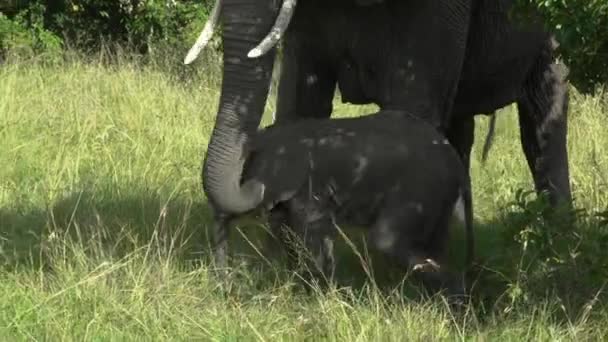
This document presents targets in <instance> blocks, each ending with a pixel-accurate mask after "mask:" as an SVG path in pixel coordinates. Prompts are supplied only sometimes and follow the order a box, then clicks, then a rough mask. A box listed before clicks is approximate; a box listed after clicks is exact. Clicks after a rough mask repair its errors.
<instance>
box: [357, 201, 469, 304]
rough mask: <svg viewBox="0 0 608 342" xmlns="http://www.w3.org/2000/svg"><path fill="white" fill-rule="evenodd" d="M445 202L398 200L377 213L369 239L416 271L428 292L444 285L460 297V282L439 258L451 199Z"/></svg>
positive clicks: (442, 250)
mask: <svg viewBox="0 0 608 342" xmlns="http://www.w3.org/2000/svg"><path fill="white" fill-rule="evenodd" d="M442 202H443V203H442ZM445 202H446V201H426V202H425V203H424V205H425V206H421V203H418V204H412V205H408V202H404V201H400V204H398V205H394V206H392V207H391V206H389V207H387V208H386V209H384V210H383V211H382V212H381V213H380V215H379V216H378V220H377V221H376V223H375V224H374V226H373V227H372V229H371V230H370V231H369V234H368V239H369V240H370V244H371V245H372V246H374V247H375V248H376V249H378V250H380V251H382V252H383V253H385V254H387V255H388V256H390V257H391V258H392V259H394V261H395V262H396V263H397V264H399V265H401V266H402V267H405V268H407V269H408V270H411V271H415V273H414V274H416V275H417V276H419V277H420V279H421V280H422V282H423V283H424V285H425V287H426V288H427V289H428V290H429V291H430V292H436V291H439V290H440V289H442V288H445V289H446V290H447V292H448V294H449V295H457V296H460V295H463V294H464V289H463V287H461V286H458V284H459V283H461V282H460V281H459V279H457V278H456V277H455V276H454V275H452V274H450V272H448V271H447V270H446V269H445V267H444V266H443V260H442V259H443V258H444V253H445V252H444V250H445V246H446V240H447V233H448V231H447V229H448V223H449V218H450V214H451V211H452V210H453V203H454V201H451V202H450V205H447V204H444V203H445ZM410 203H412V202H410ZM404 204H405V205H404ZM429 213H433V214H429Z"/></svg>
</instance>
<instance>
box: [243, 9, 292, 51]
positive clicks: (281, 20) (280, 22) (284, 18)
mask: <svg viewBox="0 0 608 342" xmlns="http://www.w3.org/2000/svg"><path fill="white" fill-rule="evenodd" d="M296 3H297V0H283V5H281V9H280V10H279V15H278V16H277V20H276V21H275V23H274V25H273V26H272V29H270V32H269V33H268V34H267V35H266V37H264V39H263V40H262V42H261V43H260V44H259V45H258V46H256V47H255V48H253V49H251V51H249V53H248V54H247V57H249V58H257V57H260V56H262V55H263V54H265V53H266V52H268V50H270V49H272V48H273V47H274V46H275V45H276V44H277V42H278V41H279V40H280V39H281V37H282V36H283V34H284V33H285V30H286V29H287V26H289V22H290V21H291V16H292V15H293V12H294V10H295V8H296Z"/></svg>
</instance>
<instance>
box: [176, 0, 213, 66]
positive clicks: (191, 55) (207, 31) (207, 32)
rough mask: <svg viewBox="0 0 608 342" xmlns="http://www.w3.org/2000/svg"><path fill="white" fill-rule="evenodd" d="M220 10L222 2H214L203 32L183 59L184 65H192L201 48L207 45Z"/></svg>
mask: <svg viewBox="0 0 608 342" xmlns="http://www.w3.org/2000/svg"><path fill="white" fill-rule="evenodd" d="M221 8H222V0H216V2H215V5H213V9H211V14H210V15H209V18H208V19H207V22H206V23H205V27H203V31H201V34H200V35H199V36H198V39H197V40H196V42H195V43H194V45H192V47H191V48H190V51H188V55H186V58H184V64H190V63H192V62H193V61H194V60H195V59H196V57H198V55H199V54H200V53H201V51H202V50H203V48H205V46H206V45H207V43H209V40H211V37H213V32H214V31H215V27H216V26H217V23H218V21H219V17H220V10H221Z"/></svg>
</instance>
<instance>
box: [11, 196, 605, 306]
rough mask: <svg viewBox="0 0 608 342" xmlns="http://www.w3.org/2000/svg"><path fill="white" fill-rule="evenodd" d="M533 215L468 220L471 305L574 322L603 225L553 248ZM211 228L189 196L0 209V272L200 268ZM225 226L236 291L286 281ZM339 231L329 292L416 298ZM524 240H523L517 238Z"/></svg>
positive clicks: (588, 291)
mask: <svg viewBox="0 0 608 342" xmlns="http://www.w3.org/2000/svg"><path fill="white" fill-rule="evenodd" d="M524 205H525V203H524ZM534 210H536V209H534V208H532V209H530V208H527V209H525V208H524V209H523V210H520V211H517V210H516V211H510V212H508V213H506V214H504V215H499V217H498V218H497V219H495V220H493V221H487V222H480V221H476V222H475V234H476V258H477V260H478V261H479V262H480V264H481V267H479V268H478V269H477V271H476V272H475V274H474V282H475V284H474V293H473V301H474V302H475V303H477V304H478V306H479V307H480V309H479V310H481V311H482V312H486V311H496V310H502V311H504V310H507V309H508V308H509V307H513V306H516V305H519V304H521V305H529V304H533V303H534V301H533V299H531V298H542V297H543V296H551V295H555V296H556V298H559V299H560V300H561V301H563V304H564V305H563V306H564V312H563V313H562V314H566V317H569V316H570V315H572V314H574V315H578V314H579V312H580V311H581V310H584V308H585V305H588V303H589V301H590V300H593V299H594V298H596V299H597V298H599V296H603V293H602V292H601V289H602V288H603V285H604V283H605V279H606V277H608V274H607V272H608V255H607V254H608V253H606V251H605V248H606V246H608V233H607V232H606V229H605V227H604V226H602V225H601V224H599V221H590V220H589V219H588V218H587V219H580V220H579V223H577V227H576V229H572V230H571V231H572V232H575V233H568V234H565V235H564V238H563V239H562V240H563V241H565V242H564V244H563V245H559V244H558V243H556V242H555V241H553V240H556V239H557V238H558V237H559V234H554V233H555V232H551V234H545V233H543V232H544V231H547V232H549V231H550V230H551V229H552V228H551V227H550V226H548V225H547V223H546V222H543V221H542V220H540V219H539V217H538V213H535V212H534ZM210 223H211V212H210V210H209V208H208V206H207V205H206V203H204V202H202V201H197V200H196V199H192V198H183V197H175V198H169V199H167V196H161V195H159V194H158V193H157V192H155V191H152V190H146V189H136V190H131V191H130V192H129V194H128V195H117V194H112V195H110V194H104V193H103V192H91V193H87V192H79V193H72V194H69V195H68V196H66V197H64V198H62V199H60V200H58V201H56V202H55V203H54V205H53V206H52V207H50V208H37V209H34V210H26V209H23V208H16V209H12V210H7V209H0V239H1V241H0V247H2V248H1V249H0V256H1V257H3V260H2V262H1V264H0V265H2V267H3V268H4V269H5V270H9V271H11V270H15V269H18V268H23V267H31V268H33V269H38V268H40V267H42V268H46V267H47V266H48V264H49V263H52V257H53V255H57V251H58V248H59V250H60V252H61V250H63V251H65V248H66V246H68V248H75V249H79V250H80V251H82V252H84V253H85V254H86V255H87V256H88V257H90V258H93V260H96V261H97V260H98V261H100V262H101V261H107V260H108V259H109V260H115V259H118V258H122V257H124V256H126V255H129V254H130V253H133V252H134V251H135V250H137V249H140V248H152V249H153V250H154V253H157V254H158V255H160V256H161V257H166V258H171V259H172V260H173V261H174V262H176V263H177V264H178V265H182V266H183V267H184V268H186V269H187V268H189V267H198V266H200V264H201V263H203V264H207V265H209V263H210V262H211V261H212V260H211V258H210V256H211V253H210V250H211V249H210V246H211V244H210V238H211V235H210V232H209V227H210V226H211V225H210ZM234 228H235V229H232V232H231V245H230V250H231V253H232V254H233V256H235V258H234V260H233V261H237V262H238V264H239V265H240V266H244V270H245V271H246V273H250V274H254V276H253V277H249V276H247V277H246V278H244V279H245V282H247V284H239V286H240V285H243V286H248V287H249V288H248V289H247V290H246V292H247V293H253V292H255V291H257V290H259V289H264V288H271V287H273V286H276V285H277V280H278V281H285V280H287V279H288V278H285V277H283V276H280V274H279V273H281V272H283V271H285V272H283V273H282V274H283V275H285V274H287V272H286V270H285V263H284V260H280V259H279V260H273V259H272V258H271V257H270V256H269V255H268V254H267V253H266V252H268V251H266V250H264V246H265V244H264V243H265V241H266V239H267V238H268V235H267V233H266V230H265V229H264V227H263V225H262V224H261V223H256V222H249V221H247V222H245V223H241V224H239V225H238V226H237V227H234ZM461 228H462V227H459V229H454V230H453V233H452V237H451V244H450V257H449V261H450V265H449V266H450V267H452V269H454V270H456V271H458V270H461V269H462V266H463V260H464V250H465V244H464V234H463V230H462V229H461ZM526 232H527V233H526ZM345 233H346V236H347V237H348V238H349V239H350V241H351V242H352V245H349V244H348V243H346V241H345V240H344V238H342V237H337V238H336V250H335V254H336V261H337V266H338V267H337V270H336V280H337V283H338V286H341V287H343V286H346V287H349V288H351V289H352V290H353V292H355V293H358V292H360V291H363V290H364V288H365V287H366V286H368V285H369V284H370V277H369V276H368V274H369V273H371V274H373V276H372V277H371V279H373V280H374V281H373V282H374V283H375V284H376V285H377V288H378V289H380V290H381V291H382V292H383V293H392V294H395V293H398V294H400V295H404V296H406V297H407V298H408V299H412V300H418V299H422V298H423V296H422V295H421V293H420V291H419V290H417V288H418V287H417V286H411V285H412V284H411V283H410V282H409V281H405V282H404V275H405V274H404V272H403V270H401V269H398V268H397V267H395V266H394V265H393V263H392V262H391V261H390V260H388V259H387V258H385V257H384V256H382V255H380V254H379V253H377V252H375V251H373V250H368V249H367V248H366V245H365V231H363V230H359V229H353V230H347V231H345ZM523 233H526V234H527V235H526V236H524V237H523V238H522V234H523ZM535 234H536V235H535ZM524 235H525V234H524ZM545 235H546V236H545ZM577 236H578V238H576V237H577ZM552 239H553V240H552ZM353 246H354V248H353ZM355 251H356V252H355ZM357 253H358V254H357ZM560 258H562V259H560ZM367 261H371V266H370V265H368V264H367ZM368 266H370V267H368ZM277 270H278V271H277ZM278 275H279V276H278ZM277 276H278V277H277ZM241 278H242V277H239V279H241ZM413 284H414V285H417V284H418V283H417V282H414V283H413Z"/></svg>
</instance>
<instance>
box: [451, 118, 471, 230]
mask: <svg viewBox="0 0 608 342" xmlns="http://www.w3.org/2000/svg"><path fill="white" fill-rule="evenodd" d="M447 138H448V141H449V142H450V144H451V145H452V146H454V148H455V149H456V152H458V155H459V156H460V160H461V161H462V164H463V165H464V168H465V170H466V178H467V182H468V183H469V184H468V186H469V189H471V149H472V148H473V143H474V142H475V118H474V117H473V115H459V116H456V117H455V119H454V120H453V121H452V123H451V125H450V127H449V128H448V130H447ZM454 214H455V215H456V216H457V217H458V219H459V220H460V222H462V223H464V221H465V210H464V199H463V198H459V199H458V202H456V205H455V206H454Z"/></svg>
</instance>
